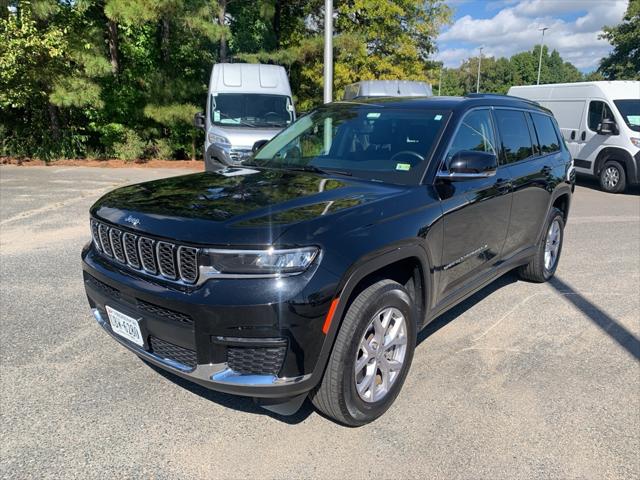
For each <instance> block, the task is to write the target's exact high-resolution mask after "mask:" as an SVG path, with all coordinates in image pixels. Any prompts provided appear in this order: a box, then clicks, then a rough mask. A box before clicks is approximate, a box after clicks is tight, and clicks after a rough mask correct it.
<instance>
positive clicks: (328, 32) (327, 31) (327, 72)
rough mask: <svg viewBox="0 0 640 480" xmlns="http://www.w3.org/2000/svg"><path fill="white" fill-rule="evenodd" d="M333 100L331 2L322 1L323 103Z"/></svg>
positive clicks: (329, 0) (331, 0)
mask: <svg viewBox="0 0 640 480" xmlns="http://www.w3.org/2000/svg"><path fill="white" fill-rule="evenodd" d="M331 100H333V0H324V103H329V102H330V101H331Z"/></svg>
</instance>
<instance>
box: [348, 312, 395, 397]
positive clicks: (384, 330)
mask: <svg viewBox="0 0 640 480" xmlns="http://www.w3.org/2000/svg"><path fill="white" fill-rule="evenodd" d="M406 351H407V325H406V319H405V316H404V315H403V314H402V312H400V310H398V309H397V308H393V307H387V308H384V309H382V310H380V311H379V312H378V313H377V314H376V315H375V316H374V317H373V318H372V319H371V321H370V322H369V325H368V326H367V328H366V330H365V332H364V334H363V335H362V338H361V339H360V344H359V346H358V350H357V352H356V361H355V366H354V370H355V383H356V390H357V392H358V395H359V396H360V398H361V399H362V400H364V401H365V402H368V403H373V402H377V401H380V400H382V399H383V398H384V397H385V396H386V395H387V393H389V391H390V389H391V387H392V386H393V384H394V383H395V381H396V380H397V378H398V376H399V375H400V372H401V371H402V367H403V365H404V360H405V356H406Z"/></svg>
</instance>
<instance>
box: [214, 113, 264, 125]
mask: <svg viewBox="0 0 640 480" xmlns="http://www.w3.org/2000/svg"><path fill="white" fill-rule="evenodd" d="M218 113H219V114H220V116H221V117H224V118H227V119H229V120H233V121H234V122H235V121H237V122H238V125H243V126H245V127H249V128H258V125H256V124H255V123H251V122H247V121H245V120H236V119H235V118H234V117H232V116H231V115H227V114H226V113H222V112H220V111H218ZM222 125H225V126H226V125H229V124H222ZM229 126H230V127H233V126H234V125H229Z"/></svg>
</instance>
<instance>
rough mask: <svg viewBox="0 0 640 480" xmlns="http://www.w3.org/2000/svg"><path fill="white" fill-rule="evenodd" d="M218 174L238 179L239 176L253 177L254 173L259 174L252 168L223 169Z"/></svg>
mask: <svg viewBox="0 0 640 480" xmlns="http://www.w3.org/2000/svg"><path fill="white" fill-rule="evenodd" d="M217 173H219V174H220V175H224V176H225V177H237V176H238V175H253V174H254V173H258V170H252V169H250V168H223V169H222V170H218V172H217Z"/></svg>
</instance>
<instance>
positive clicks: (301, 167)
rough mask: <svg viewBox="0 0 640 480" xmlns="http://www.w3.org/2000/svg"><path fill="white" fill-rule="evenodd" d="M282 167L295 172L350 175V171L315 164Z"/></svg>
mask: <svg viewBox="0 0 640 480" xmlns="http://www.w3.org/2000/svg"><path fill="white" fill-rule="evenodd" d="M282 168H283V170H294V171H296V172H312V173H320V174H325V175H344V176H346V177H351V176H352V173H351V172H346V171H344V170H333V169H331V168H319V167H316V166H315V165H299V166H286V167H282Z"/></svg>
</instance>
